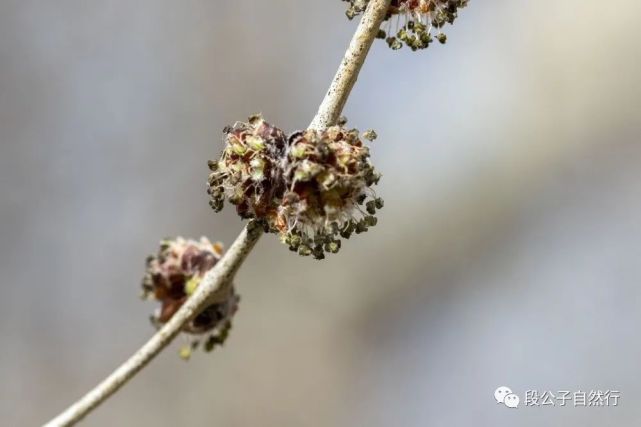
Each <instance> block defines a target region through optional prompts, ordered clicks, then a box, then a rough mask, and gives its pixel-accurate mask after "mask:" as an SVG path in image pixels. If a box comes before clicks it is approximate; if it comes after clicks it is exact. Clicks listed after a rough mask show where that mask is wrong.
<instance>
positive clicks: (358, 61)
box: [45, 0, 390, 427]
mask: <svg viewBox="0 0 641 427" xmlns="http://www.w3.org/2000/svg"><path fill="white" fill-rule="evenodd" d="M389 5H390V0H372V1H370V2H369V6H368V8H367V10H366V11H365V13H364V14H363V17H362V19H361V22H360V24H359V25H358V28H357V29H356V32H355V34H354V37H353V38H352V41H351V43H350V45H349V48H348V49H347V52H346V53H345V57H344V58H343V61H342V62H341V64H340V66H339V68H338V71H337V72H336V76H335V77H334V80H333V81H332V84H331V85H330V88H329V90H328V91H327V94H326V95H325V99H323V102H322V103H321V105H320V108H319V109H318V113H317V114H316V117H315V118H314V120H313V121H312V123H311V125H310V127H313V128H316V129H322V128H325V127H327V126H330V125H333V124H334V123H336V122H337V120H338V118H339V116H340V115H341V112H342V110H343V107H344V106H345V103H346V102H347V98H348V97H349V94H350V92H351V90H352V88H353V87H354V83H356V79H357V77H358V73H359V71H360V69H361V67H362V66H363V63H364V62H365V58H366V57H367V53H368V52H369V49H370V47H371V45H372V43H373V41H374V39H375V38H376V34H377V33H378V29H379V28H380V25H381V23H382V21H383V19H384V18H385V15H386V13H387V10H388V9H389ZM262 233H263V230H262V227H260V226H259V225H258V224H256V223H255V222H254V221H250V222H249V223H248V224H247V226H245V228H244V229H243V231H242V232H241V233H240V235H239V236H238V237H237V238H236V240H235V241H234V243H233V244H232V245H231V246H230V248H229V250H227V252H226V253H225V254H224V256H223V257H222V258H221V260H220V261H219V262H218V263H217V264H216V265H215V266H214V268H212V269H211V270H210V271H208V272H207V274H206V275H205V276H204V277H203V280H202V282H201V283H200V285H199V286H198V288H197V289H196V291H195V292H194V294H193V295H192V296H191V297H190V298H189V299H188V300H187V301H186V302H185V303H184V304H183V305H182V307H181V308H180V309H179V310H178V311H177V312H176V313H175V314H174V315H173V316H172V318H171V319H170V320H169V321H168V322H167V323H166V324H165V325H164V326H163V327H162V328H160V330H159V331H158V332H157V333H156V334H155V335H154V336H152V337H151V338H150V339H149V341H147V342H146V343H145V344H144V345H143V346H142V347H141V348H140V349H139V350H138V351H136V353H134V355H133V356H131V357H130V358H129V359H128V360H127V361H126V362H124V363H123V364H122V365H120V367H118V368H117V369H116V370H115V371H114V372H112V373H111V374H110V375H109V376H108V377H107V378H105V379H104V380H103V381H102V382H101V383H100V384H98V385H97V386H96V387H95V388H94V389H93V390H91V391H90V392H89V393H87V394H86V395H84V396H83V397H82V398H81V399H80V400H78V401H77V402H75V403H74V404H72V405H71V406H69V407H68V408H67V409H66V410H65V411H64V412H62V413H61V414H60V415H58V416H57V417H56V418H54V419H52V420H51V421H49V422H48V423H47V424H46V425H45V427H58V426H70V425H73V424H75V423H77V422H78V421H80V420H81V419H83V418H84V417H85V416H86V415H87V414H89V413H90V412H91V411H92V410H94V409H95V408H96V407H97V406H98V405H100V404H101V403H102V402H104V401H105V400H107V399H108V398H109V397H110V396H111V395H113V394H114V393H115V392H116V391H118V390H119V389H120V388H121V387H122V386H123V385H125V384H126V383H127V381H129V380H130V379H131V378H133V377H134V376H135V375H136V374H137V373H138V372H140V371H141V370H142V369H143V368H144V367H145V366H146V365H147V364H148V363H149V362H150V361H151V360H152V359H153V358H154V357H156V355H158V354H159V353H160V352H161V351H162V350H163V349H164V348H165V347H166V346H167V345H169V343H170V342H171V341H172V340H173V339H174V338H175V337H176V335H178V334H179V333H180V331H181V330H182V327H183V325H184V324H185V323H187V322H188V321H189V320H191V318H192V317H193V316H195V315H196V314H197V313H198V312H199V311H200V310H202V309H203V308H204V307H205V306H206V305H207V304H211V302H212V300H213V301H215V299H216V295H217V293H218V291H220V290H221V289H224V288H225V286H227V285H229V284H230V283H231V281H232V280H233V278H234V276H235V274H236V272H237V271H238V269H239V268H240V266H241V265H242V263H243V261H244V260H245V258H247V256H248V255H249V253H250V252H251V250H252V249H253V248H254V245H255V244H256V242H257V241H258V239H259V238H260V236H261V235H262Z"/></svg>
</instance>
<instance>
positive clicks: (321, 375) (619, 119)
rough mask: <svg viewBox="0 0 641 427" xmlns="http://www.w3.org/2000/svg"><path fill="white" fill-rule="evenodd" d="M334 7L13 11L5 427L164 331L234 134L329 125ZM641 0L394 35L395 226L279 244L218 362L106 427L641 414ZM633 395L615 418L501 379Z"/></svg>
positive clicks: (173, 364) (3, 303)
mask: <svg viewBox="0 0 641 427" xmlns="http://www.w3.org/2000/svg"><path fill="white" fill-rule="evenodd" d="M343 13H344V4H343V3H342V2H340V1H338V0H323V1H312V0H308V1H295V0H272V1H265V2H256V1H250V0H236V1H229V0H227V1H223V0H217V1H214V0H207V1H205V0H184V1H181V2H176V1H168V0H159V1H149V0H140V1H137V2H129V1H124V0H108V1H101V2H97V1H94V2H82V1H78V0H76V1H72V0H59V1H55V2H53V1H43V0H19V1H18V0H2V1H0V144H1V145H0V271H1V273H2V298H0V337H1V338H2V341H1V342H2V348H1V350H0V424H1V425H3V426H4V425H6V426H32V425H38V424H40V423H42V422H44V421H46V420H47V419H48V418H50V417H52V416H53V415H55V414H56V413H57V412H59V411H60V410H62V409H63V408H64V407H66V406H67V405H68V404H70V403H71V402H72V401H74V400H75V399H76V398H78V397H79V396H80V395H82V394H83V393H84V392H86V391H87V390H88V389H90V388H91V387H93V386H94V385H95V384H96V383H97V382H98V381H99V380H100V379H102V378H103V377H104V376H105V375H107V374H108V373H109V372H110V371H111V370H112V369H113V368H115V367H116V366H117V365H118V364H119V363H121V362H122V361H123V360H124V359H125V358H127V357H128V356H129V355H130V354H131V353H132V352H133V351H134V350H135V349H136V348H137V347H138V346H140V345H141V344H142V343H143V342H144V341H145V340H146V339H147V338H148V337H149V336H150V335H151V334H152V333H153V330H152V328H151V326H150V325H149V323H148V321H147V317H148V315H149V313H151V312H152V311H153V309H154V305H153V304H152V303H148V302H147V303H145V302H141V301H140V300H139V299H138V294H139V282H140V278H141V275H142V273H143V263H144V259H145V256H146V255H147V254H148V253H150V252H152V251H154V250H155V249H156V247H157V242H158V240H159V239H160V238H161V237H163V236H173V235H183V236H188V237H199V236H200V235H203V234H204V235H207V236H209V237H210V238H211V239H215V240H222V241H223V242H225V243H226V244H229V243H230V242H231V241H232V240H233V238H234V237H235V236H236V234H237V233H238V231H239V230H240V229H241V227H242V223H241V221H240V220H239V219H238V218H237V217H236V216H235V214H234V212H233V211H232V210H231V209H226V210H225V211H223V213H222V214H219V215H214V213H213V212H212V211H211V210H210V208H209V206H208V204H207V195H206V193H205V180H206V177H207V174H208V172H207V167H206V161H207V159H211V158H215V157H216V156H217V155H218V154H219V152H220V150H221V148H222V143H221V130H222V128H223V127H224V126H225V125H227V124H230V123H233V122H234V121H236V120H242V119H245V118H246V117H247V116H248V115H250V114H252V113H256V112H263V114H264V115H265V117H266V118H267V119H268V120H270V121H272V122H273V123H275V124H277V125H279V126H280V127H282V128H283V129H286V130H289V131H291V130H294V129H297V128H302V127H305V126H306V125H307V124H308V123H309V121H310V120H311V118H312V117H313V115H314V113H315V111H316V109H317V107H318V104H319V102H320V101H321V99H322V97H323V95H324V93H325V90H326V88H327V85H328V83H329V81H330V80H331V78H332V76H333V74H334V72H335V69H336V66H337V65H338V63H339V61H340V58H341V57H342V54H343V52H344V49H345V47H346V46H347V43H348V41H349V39H350V37H351V34H352V32H353V30H354V28H355V25H356V23H355V22H348V21H347V20H345V19H344V16H343ZM639 18H641V3H640V2H639V1H637V0H612V1H609V2H606V3H604V2H599V1H595V0H593V1H584V0H565V1H561V2H559V1H554V0H541V1H536V2H534V1H509V0H495V1H480V0H472V1H471V2H470V5H469V7H468V8H467V9H464V10H463V11H462V13H461V17H460V19H459V20H458V21H457V23H456V25H454V26H453V27H450V28H448V30H447V34H448V36H449V42H448V45H447V46H445V47H442V46H438V45H434V46H432V47H431V48H430V49H428V51H425V52H421V53H416V54H412V53H411V52H410V51H408V50H406V49H404V50H402V51H399V52H392V51H390V50H389V49H388V48H387V47H386V46H385V45H384V43H381V42H377V43H376V44H375V46H374V48H373V49H372V51H371V55H370V57H369V58H368V60H367V62H366V64H365V67H364V69H363V72H362V74H361V77H360V79H359V82H358V84H357V87H356V88H355V90H354V92H353V95H352V97H351V99H350V101H349V102H348V105H347V107H346V110H345V114H346V115H347V116H348V117H349V119H350V124H351V125H353V126H356V127H359V128H361V129H367V128H375V129H376V130H377V132H378V134H379V139H378V140H377V141H375V142H374V144H373V147H372V152H373V158H374V161H375V164H376V165H377V167H378V168H379V169H380V170H381V171H382V173H383V174H384V177H383V180H382V181H381V185H380V187H379V189H378V192H379V194H380V195H381V196H383V197H384V199H385V201H386V207H385V209H384V210H383V211H381V215H380V218H379V226H378V227H376V228H375V229H373V230H372V231H371V232H370V233H367V234H365V235H361V236H358V238H356V239H352V240H350V241H348V242H347V244H346V245H344V247H343V250H342V251H341V253H340V254H339V255H338V256H332V257H330V258H328V259H327V260H325V261H323V262H316V261H314V260H312V259H303V258H299V257H297V256H294V255H292V254H291V253H290V252H289V251H288V250H287V249H286V248H285V247H284V246H282V245H281V244H280V243H278V241H277V239H276V238H275V237H274V236H265V237H264V238H263V239H262V240H261V241H260V242H259V244H258V246H257V248H256V250H255V251H254V252H253V253H252V255H251V257H250V258H249V259H248V261H247V262H246V264H245V266H244V268H243V269H242V271H241V272H240V273H239V275H238V278H237V284H238V287H239V290H240V292H241V294H242V303H241V308H240V311H239V313H238V315H237V318H236V321H235V327H234V330H233V334H232V336H231V337H230V339H229V341H228V343H227V344H226V346H225V347H224V349H222V350H221V351H216V352H215V353H213V354H203V353H197V354H195V356H194V357H193V358H192V360H191V361H190V362H189V363H185V362H183V361H182V360H180V359H179V358H178V357H177V349H178V347H179V344H176V343H175V344H174V345H172V347H170V349H168V350H167V351H166V352H165V353H163V354H162V355H161V356H160V357H159V358H158V359H156V360H155V361H154V362H153V363H152V364H151V365H150V366H149V367H148V368H147V369H146V370H145V371H143V372H142V373H141V374H140V375H139V376H138V377H136V378H135V379H134V380H133V381H132V382H131V383H130V384H129V385H127V386H126V387H125V388H124V389H123V390H122V391H121V392H120V393H118V394H117V395H116V396H115V397H114V398H112V399H111V400H109V401H108V402H107V403H106V404H105V405H104V406H102V407H101V408H100V409H98V410H97V411H96V412H95V413H94V414H92V415H91V416H90V418H88V419H87V420H86V422H85V423H86V425H91V426H114V425H137V426H172V425H189V426H206V425H207V426H253V425H261V426H330V425H331V426H374V427H378V426H409V427H412V426H417V427H418V426H421V427H423V426H448V427H449V426H463V425H480V426H486V425H487V426H490V425H492V426H514V425H519V426H543V425H545V426H603V425H612V426H614V425H616V426H637V425H640V424H641V385H640V384H641V381H639V378H640V377H641V364H640V363H639V360H641V340H640V336H641V331H640V325H641V286H639V285H641V167H640V165H641V145H640V144H639V139H640V136H641V120H640V117H641V43H639V40H641V27H640V26H639ZM500 385H506V386H509V387H511V388H512V389H513V390H514V391H516V392H517V394H520V395H521V399H523V395H524V393H525V391H526V390H530V389H532V390H534V389H536V390H551V391H555V390H564V389H565V390H573V391H575V390H579V389H580V390H592V389H602V390H605V389H609V390H618V391H620V393H621V400H620V404H619V406H618V407H609V408H607V407H606V408H573V407H566V408H560V407H554V408H549V407H546V408H533V407H524V406H521V407H520V408H519V409H517V410H509V409H507V408H505V407H502V406H501V405H497V404H496V403H495V402H494V399H493V396H492V395H493V392H494V389H495V388H496V387H498V386H500Z"/></svg>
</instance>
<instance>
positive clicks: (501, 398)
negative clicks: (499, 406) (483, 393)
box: [494, 386, 512, 403]
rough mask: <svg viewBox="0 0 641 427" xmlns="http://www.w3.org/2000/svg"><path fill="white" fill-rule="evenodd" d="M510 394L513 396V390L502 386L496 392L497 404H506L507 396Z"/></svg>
mask: <svg viewBox="0 0 641 427" xmlns="http://www.w3.org/2000/svg"><path fill="white" fill-rule="evenodd" d="M508 394H512V390H511V389H510V388H509V387H505V386H501V387H499V388H497V389H496V391H495V392H494V398H495V399H496V403H505V396H507V395H508Z"/></svg>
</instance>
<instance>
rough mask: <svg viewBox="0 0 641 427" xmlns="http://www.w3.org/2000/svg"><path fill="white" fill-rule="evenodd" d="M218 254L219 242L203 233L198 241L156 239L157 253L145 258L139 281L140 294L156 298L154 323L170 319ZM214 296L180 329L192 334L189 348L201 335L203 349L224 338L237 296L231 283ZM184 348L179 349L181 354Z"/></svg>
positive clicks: (219, 251)
mask: <svg viewBox="0 0 641 427" xmlns="http://www.w3.org/2000/svg"><path fill="white" fill-rule="evenodd" d="M221 256H222V245H221V244H220V243H215V244H212V243H211V242H210V241H209V240H208V239H207V238H206V237H202V238H201V239H200V240H199V241H196V240H186V239H183V238H181V237H178V238H176V239H166V240H163V241H162V242H161V243H160V248H159V250H158V253H157V254H155V255H150V256H149V257H148V258H147V263H146V271H145V276H144V278H143V281H142V290H143V295H142V296H143V297H144V298H147V299H152V300H155V301H158V302H160V308H158V309H157V310H156V312H155V313H154V314H153V315H152V316H151V322H152V324H154V326H156V327H158V328H159V327H160V326H162V325H163V324H165V323H166V322H167V321H169V319H171V317H172V316H173V315H174V314H175V313H176V312H177V311H178V309H179V308H180V307H181V306H182V305H183V304H184V303H185V301H187V299H188V298H189V296H190V295H191V294H193V293H194V291H195V290H196V289H197V287H198V285H199V284H200V282H201V280H202V279H203V277H204V276H205V274H206V273H207V271H209V270H210V269H211V268H212V267H213V266H214V265H216V263H217V262H218V260H219V259H220V258H221ZM218 297H219V298H218ZM216 300H217V301H216V302H215V303H212V304H210V305H208V306H207V307H205V308H204V309H203V310H202V311H201V312H200V313H198V314H197V315H196V316H195V317H194V318H193V319H192V320H191V321H189V322H187V323H186V324H185V326H184V327H183V332H186V333H188V334H190V335H191V336H192V338H193V339H192V342H191V346H190V347H191V348H195V347H197V346H198V344H199V341H200V338H202V337H203V336H205V337H206V338H205V341H204V348H205V350H206V351H210V350H211V349H213V348H214V347H215V346H216V345H221V344H223V343H224V341H225V339H226V338H227V335H228V333H229V330H230V328H231V319H232V317H233V315H234V313H235V312H236V310H237V309H238V301H239V297H238V295H237V294H236V293H235V291H234V287H233V285H232V286H230V287H229V288H227V289H224V290H222V292H221V294H220V295H218V296H217V298H216ZM184 352H185V350H184V349H183V350H181V354H182V355H183V356H184V355H185V353H184Z"/></svg>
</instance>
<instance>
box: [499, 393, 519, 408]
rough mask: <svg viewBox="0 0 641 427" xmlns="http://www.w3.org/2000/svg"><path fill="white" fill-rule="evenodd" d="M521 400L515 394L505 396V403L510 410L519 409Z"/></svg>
mask: <svg viewBox="0 0 641 427" xmlns="http://www.w3.org/2000/svg"><path fill="white" fill-rule="evenodd" d="M519 400H520V399H519V396H517V395H516V394H514V393H510V394H508V395H507V396H505V398H504V399H503V403H505V406H507V407H508V408H518V406H519Z"/></svg>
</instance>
